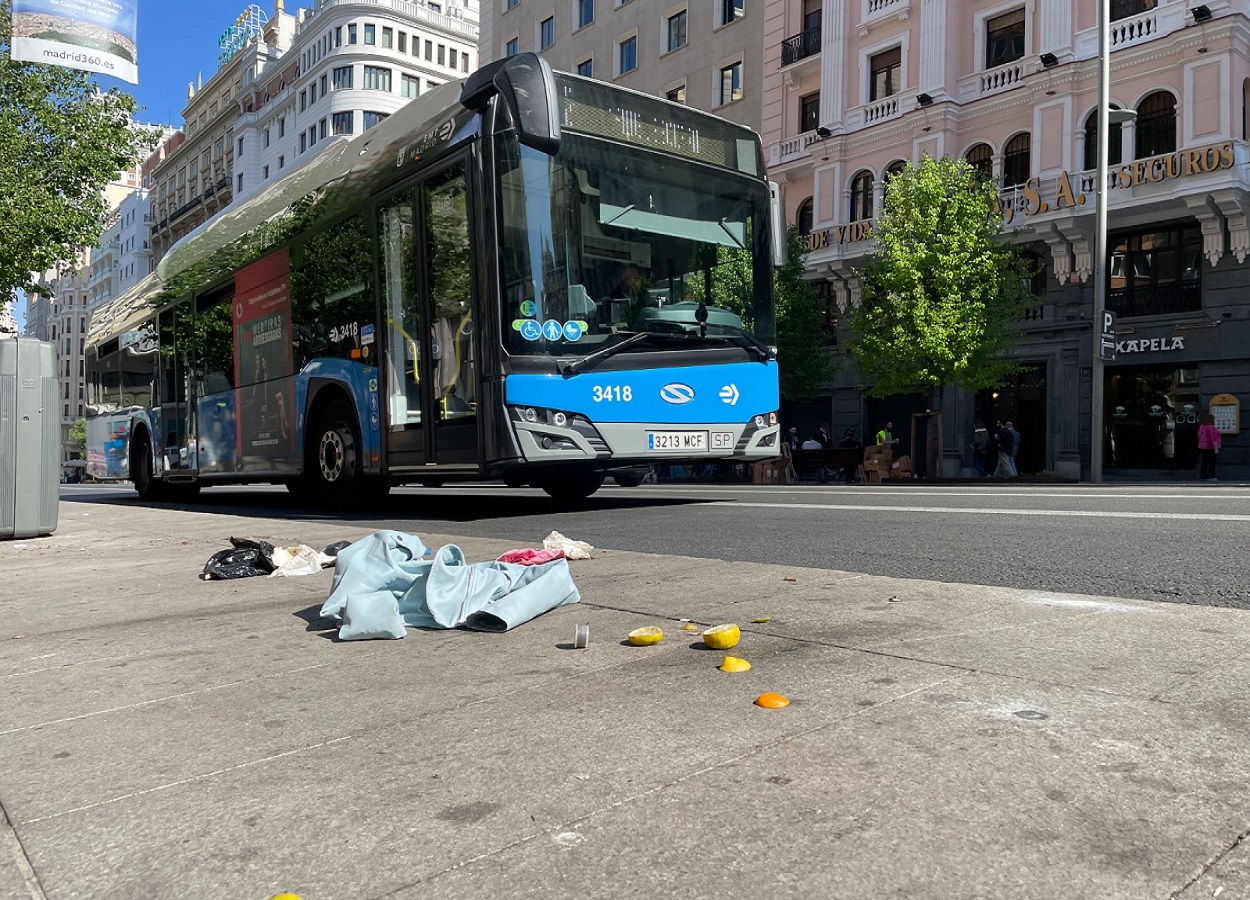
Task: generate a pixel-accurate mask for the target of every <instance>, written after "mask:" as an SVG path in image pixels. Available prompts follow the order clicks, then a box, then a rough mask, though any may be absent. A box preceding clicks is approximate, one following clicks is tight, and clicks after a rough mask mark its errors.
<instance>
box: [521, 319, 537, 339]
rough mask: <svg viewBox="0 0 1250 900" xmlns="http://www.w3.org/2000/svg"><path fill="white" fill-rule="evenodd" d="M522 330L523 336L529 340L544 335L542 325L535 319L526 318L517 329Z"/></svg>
mask: <svg viewBox="0 0 1250 900" xmlns="http://www.w3.org/2000/svg"><path fill="white" fill-rule="evenodd" d="M517 330H518V331H520V332H521V337H523V338H525V339H526V340H527V341H536V340H538V339H539V338H540V337H542V336H543V329H542V326H541V325H539V324H538V323H537V322H535V321H534V320H533V319H526V320H525V321H523V322H522V323H521V327H520V328H519V329H517Z"/></svg>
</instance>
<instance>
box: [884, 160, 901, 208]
mask: <svg viewBox="0 0 1250 900" xmlns="http://www.w3.org/2000/svg"><path fill="white" fill-rule="evenodd" d="M906 169H907V163H905V162H903V161H902V160H901V159H896V160H894V162H892V163H890V164H889V165H888V166H886V167H885V174H884V175H882V176H881V199H882V204H883V205H884V201H885V198H886V197H888V196H889V195H890V182H891V181H893V180H894V176H895V175H901V174H902V173H903V172H904V171H905V170H906Z"/></svg>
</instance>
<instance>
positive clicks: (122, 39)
mask: <svg viewBox="0 0 1250 900" xmlns="http://www.w3.org/2000/svg"><path fill="white" fill-rule="evenodd" d="M138 17H139V16H138V0H13V39H12V44H11V47H10V53H11V55H12V57H13V60H14V61H15V62H33V63H42V64H43V65H45V66H61V67H62V68H66V69H82V70H83V71H85V72H101V73H103V74H105V75H112V76H113V77H114V78H120V79H121V80H122V81H128V82H130V83H131V84H138V83H139V68H138V65H137V64H136V62H137V59H136V53H135V43H136V39H137V36H138Z"/></svg>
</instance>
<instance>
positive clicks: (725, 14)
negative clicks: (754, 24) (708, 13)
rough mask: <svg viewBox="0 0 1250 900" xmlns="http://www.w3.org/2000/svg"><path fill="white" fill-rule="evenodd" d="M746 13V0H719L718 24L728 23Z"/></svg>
mask: <svg viewBox="0 0 1250 900" xmlns="http://www.w3.org/2000/svg"><path fill="white" fill-rule="evenodd" d="M745 15H746V0H720V24H721V25H728V24H729V23H730V22H736V21H737V20H738V19H741V18H742V17H743V16H745Z"/></svg>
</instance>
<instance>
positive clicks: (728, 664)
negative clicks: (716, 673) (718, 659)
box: [720, 656, 751, 672]
mask: <svg viewBox="0 0 1250 900" xmlns="http://www.w3.org/2000/svg"><path fill="white" fill-rule="evenodd" d="M749 668H751V664H750V663H749V662H747V661H746V660H745V659H742V658H740V657H737V656H726V657H725V661H724V662H722V663H721V664H720V670H721V671H722V672H745V671H747V670H748V669H749Z"/></svg>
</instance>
